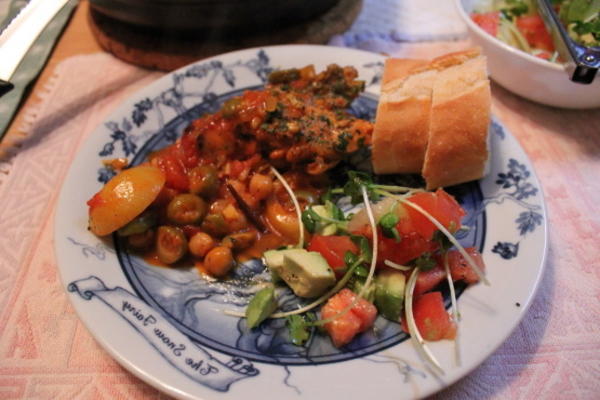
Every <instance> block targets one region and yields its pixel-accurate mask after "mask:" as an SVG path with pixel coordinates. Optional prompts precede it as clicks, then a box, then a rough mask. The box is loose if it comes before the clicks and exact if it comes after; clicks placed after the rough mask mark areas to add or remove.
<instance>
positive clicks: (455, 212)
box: [406, 189, 465, 240]
mask: <svg viewBox="0 0 600 400" xmlns="http://www.w3.org/2000/svg"><path fill="white" fill-rule="evenodd" d="M408 201H410V202H411V203H414V204H416V205H418V206H420V207H421V208H422V209H423V210H425V211H427V212H428V213H429V214H430V215H431V216H432V217H433V218H435V219H436V220H437V221H438V222H440V223H441V224H442V225H443V226H444V227H445V228H447V229H448V230H449V231H450V232H455V231H456V230H457V229H458V228H460V224H461V220H462V217H464V216H465V211H464V210H463V209H462V207H461V206H460V204H458V202H457V201H456V199H454V197H452V196H450V195H449V194H448V193H447V192H446V191H444V190H443V189H438V190H437V191H435V192H422V193H417V194H415V195H413V196H411V197H409V198H408ZM406 211H407V212H408V217H409V219H410V221H411V224H412V228H413V229H414V230H415V231H416V232H418V233H419V234H420V235H421V236H422V237H423V238H425V239H427V240H431V238H432V237H433V234H434V232H435V231H436V230H437V227H436V226H435V225H434V224H433V222H431V221H430V220H429V219H428V218H427V217H426V216H425V215H423V214H422V213H421V212H419V211H417V210H416V209H414V208H412V207H411V206H409V205H407V206H406Z"/></svg>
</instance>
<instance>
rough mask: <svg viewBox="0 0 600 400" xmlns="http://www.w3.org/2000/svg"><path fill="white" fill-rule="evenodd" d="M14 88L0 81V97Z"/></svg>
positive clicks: (8, 83) (10, 84)
mask: <svg viewBox="0 0 600 400" xmlns="http://www.w3.org/2000/svg"><path fill="white" fill-rule="evenodd" d="M14 87H15V85H13V84H12V83H10V82H7V81H3V80H2V79H0V96H3V95H5V94H6V93H8V92H10V91H11V90H12V89H13V88H14Z"/></svg>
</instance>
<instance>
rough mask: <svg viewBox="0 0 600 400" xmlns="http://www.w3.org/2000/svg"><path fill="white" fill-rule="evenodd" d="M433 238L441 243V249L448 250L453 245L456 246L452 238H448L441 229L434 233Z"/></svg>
mask: <svg viewBox="0 0 600 400" xmlns="http://www.w3.org/2000/svg"><path fill="white" fill-rule="evenodd" d="M433 240H434V241H435V242H438V243H439V244H440V249H441V250H442V252H445V251H448V250H449V249H450V248H452V246H454V245H453V244H452V242H451V241H450V239H448V237H447V236H446V235H444V234H443V233H442V232H441V231H435V233H434V234H433Z"/></svg>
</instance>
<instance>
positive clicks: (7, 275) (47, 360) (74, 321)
mask: <svg viewBox="0 0 600 400" xmlns="http://www.w3.org/2000/svg"><path fill="white" fill-rule="evenodd" d="M455 46H456V44H451V45H433V46H427V45H425V46H421V45H414V46H411V45H407V46H397V48H396V49H395V50H396V52H397V54H401V55H420V56H423V55H424V56H427V55H429V56H433V55H435V54H436V53H439V52H440V51H441V50H450V49H452V47H455ZM158 76H159V75H158V74H155V73H149V72H147V71H143V70H140V69H138V68H135V67H132V66H128V65H125V64H123V63H121V62H119V61H117V60H115V59H113V58H111V57H110V56H108V55H104V54H97V55H89V56H79V57H76V58H72V59H68V60H66V61H65V62H64V63H63V64H61V65H60V66H59V67H58V68H57V70H56V76H55V78H54V79H53V81H52V83H51V84H50V85H49V87H48V88H47V91H46V92H45V93H44V94H43V95H42V96H41V101H40V103H39V106H38V107H37V108H36V109H31V110H27V112H28V113H29V120H28V123H27V126H25V127H24V131H25V132H26V134H27V136H26V137H25V138H24V140H23V141H22V143H21V145H20V146H19V147H17V148H15V149H14V151H13V155H12V157H11V158H10V159H9V160H4V161H2V162H1V163H0V171H2V173H0V204H1V205H2V207H1V208H0V232H1V236H0V398H2V399H15V398H19V399H20V398H35V399H71V398H80V399H119V398H140V399H141V398H166V396H165V395H162V394H160V393H159V392H158V391H157V390H155V389H153V388H151V387H150V386H148V385H146V384H145V383H143V382H141V381H139V380H138V379H137V378H135V377H133V376H132V375H131V374H129V373H128V372H127V371H125V370H124V369H123V368H121V367H120V366H119V365H118V364H117V363H116V362H115V361H113V360H112V358H111V357H110V356H109V355H108V354H107V353H105V352H104V351H103V350H102V349H101V348H99V347H98V345H97V344H96V342H95V341H94V339H93V338H92V337H91V335H90V334H89V333H88V331H87V330H86V329H85V328H84V327H83V326H82V324H81V323H80V322H79V320H78V318H77V316H76V315H75V314H74V312H73V310H72V308H71V306H70V304H69V301H68V298H67V295H66V294H65V291H64V289H63V287H62V286H61V284H60V282H59V279H58V270H57V266H56V262H55V258H54V249H53V223H54V221H53V212H54V208H55V203H56V198H57V194H58V191H59V189H60V186H61V183H62V180H63V177H64V175H65V173H66V171H67V169H68V167H69V164H70V162H71V160H72V158H73V156H74V154H75V153H76V150H77V148H78V145H79V143H81V141H82V140H83V139H84V138H85V137H86V135H87V134H88V133H89V132H90V131H91V130H92V129H93V127H94V126H96V125H97V124H98V123H100V122H101V121H102V120H103V118H104V116H106V114H107V113H108V112H109V111H111V110H112V109H113V108H114V107H116V106H117V105H118V103H119V102H120V101H121V100H123V99H124V98H125V97H126V96H127V95H128V94H130V93H131V92H132V91H133V90H135V89H136V88H138V87H140V86H143V85H144V84H147V83H148V82H150V81H151V80H153V79H155V78H156V77H158ZM493 94H494V104H493V108H494V113H495V114H496V115H497V116H498V117H499V118H500V119H501V120H502V121H503V122H504V123H505V125H507V126H508V127H509V128H510V130H511V131H512V132H513V133H514V134H515V136H517V138H518V139H519V140H520V142H521V144H522V145H523V147H524V148H525V150H526V151H527V153H528V154H529V156H530V157H531V159H532V160H533V163H534V165H535V168H536V171H537V173H538V175H539V178H540V180H541V183H542V186H543V188H544V192H545V195H546V200H547V204H548V212H549V220H550V221H549V222H550V229H549V239H550V242H549V243H550V246H549V253H548V258H547V260H548V261H547V266H546V271H545V274H544V277H543V279H542V283H541V286H540V290H539V292H538V294H537V296H536V297H535V300H534V301H533V304H532V306H531V308H530V309H529V311H528V313H527V315H526V316H525V319H524V321H523V322H522V323H521V324H520V325H519V326H518V327H517V328H516V329H515V331H514V333H513V334H512V335H511V336H510V338H509V339H508V340H507V341H506V342H505V343H504V344H503V345H502V346H501V347H500V348H499V349H498V350H497V351H496V352H495V353H494V354H493V355H492V356H491V357H490V358H489V359H488V360H487V361H485V362H484V363H483V364H482V365H481V366H480V367H479V368H477V369H476V370H475V371H474V372H473V373H472V374H470V375H469V376H467V377H465V378H464V379H462V380H461V381H459V382H458V383H456V384H455V385H453V386H452V387H450V388H448V389H446V390H445V391H443V392H441V393H440V394H439V395H438V397H439V398H452V399H463V398H467V397H469V398H494V399H505V398H517V399H530V398H534V397H539V398H569V399H593V398H596V399H597V398H600V261H599V260H600V246H599V245H598V244H599V239H598V232H600V214H599V213H598V204H599V203H600V183H599V180H598V177H597V176H598V173H599V172H600V111H579V112H578V111H561V110H556V109H551V108H547V107H543V106H539V105H535V104H533V103H530V102H527V101H525V100H521V99H519V98H517V97H515V96H514V95H512V94H510V93H508V92H506V91H505V90H504V89H502V88H499V87H496V86H494V88H493Z"/></svg>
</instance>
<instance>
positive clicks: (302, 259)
mask: <svg viewBox="0 0 600 400" xmlns="http://www.w3.org/2000/svg"><path fill="white" fill-rule="evenodd" d="M263 256H264V258H265V264H267V267H269V269H271V270H272V271H274V272H275V273H276V274H277V275H278V276H279V277H280V278H281V279H283V280H284V281H285V283H287V284H288V286H289V287H290V288H291V289H292V291H293V292H294V293H295V294H296V295H297V296H299V297H316V296H319V295H321V294H323V293H324V292H325V291H326V290H327V289H328V288H329V287H331V286H333V285H334V284H335V274H334V273H333V270H332V269H331V267H330V266H329V264H327V261H326V260H325V259H324V258H323V256H322V255H321V254H320V253H318V252H315V251H307V250H305V249H289V250H271V251H267V252H265V254H264V255H263Z"/></svg>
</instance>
